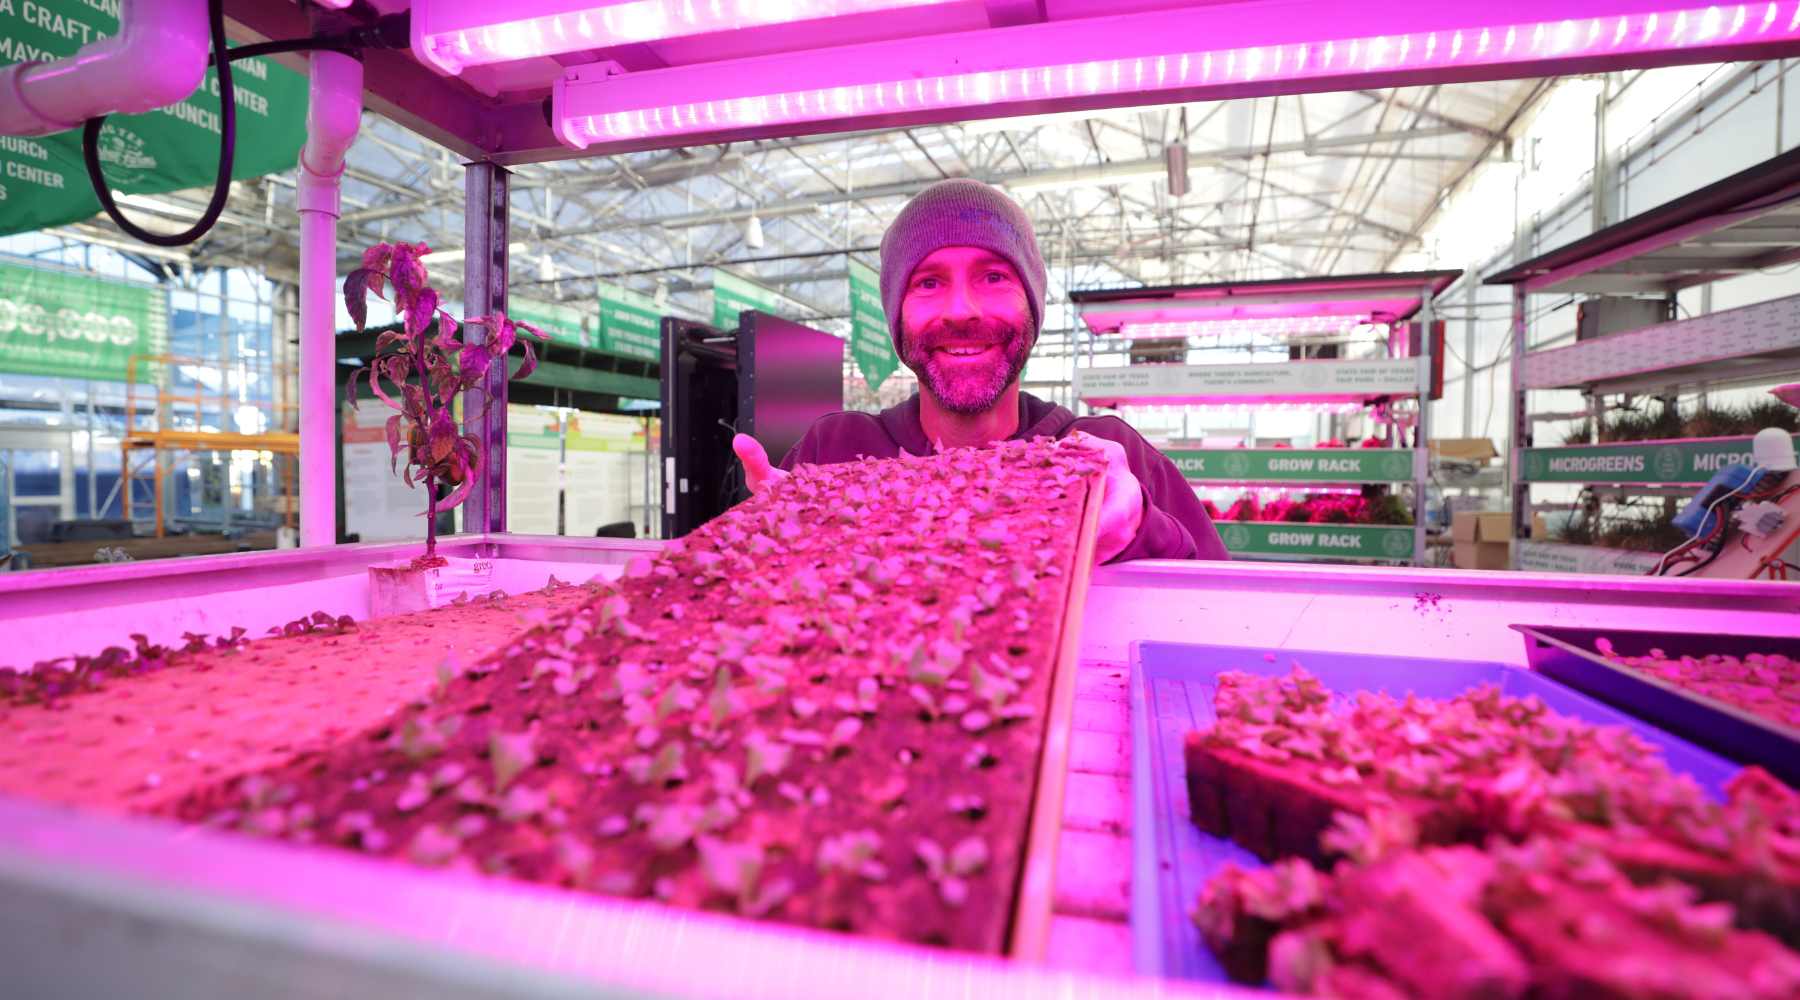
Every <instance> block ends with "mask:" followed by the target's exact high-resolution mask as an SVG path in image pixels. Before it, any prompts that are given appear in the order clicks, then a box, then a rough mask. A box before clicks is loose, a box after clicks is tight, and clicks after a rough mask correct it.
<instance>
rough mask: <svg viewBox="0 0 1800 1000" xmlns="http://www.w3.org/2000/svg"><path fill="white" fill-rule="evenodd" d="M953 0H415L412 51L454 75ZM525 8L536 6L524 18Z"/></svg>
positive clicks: (953, 0)
mask: <svg viewBox="0 0 1800 1000" xmlns="http://www.w3.org/2000/svg"><path fill="white" fill-rule="evenodd" d="M954 2H958V0H548V2H540V3H535V4H509V3H497V2H495V0H415V2H414V4H413V7H412V17H413V53H414V54H415V55H417V56H418V57H419V59H420V60H422V61H424V62H426V63H428V64H430V65H432V66H435V67H437V68H438V69H440V70H442V71H443V72H445V73H449V74H451V75H455V74H458V73H461V72H462V71H463V69H465V68H467V67H469V66H484V65H487V64H490V63H502V62H512V61H514V60H517V59H529V58H532V57H534V56H553V55H561V54H564V53H569V52H587V51H592V50H594V49H604V48H610V47H612V46H615V45H629V44H633V43H638V42H653V41H657V40H659V39H664V38H680V37H683V36H687V35H701V34H708V33H711V32H715V31H738V30H742V29H745V28H761V27H766V26H768V25H773V24H792V23H795V22H799V21H815V20H820V19H823V18H829V17H839V16H843V15H847V14H864V13H869V12H872V11H881V10H893V9H897V8H901V7H925V6H930V5H933V4H942V3H954ZM518 7H527V8H535V9H536V12H534V13H533V14H532V15H531V16H527V17H519V16H516V15H517V14H518V13H519V12H518V9H517V8H518Z"/></svg>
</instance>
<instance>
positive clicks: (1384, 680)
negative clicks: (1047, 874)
mask: <svg viewBox="0 0 1800 1000" xmlns="http://www.w3.org/2000/svg"><path fill="white" fill-rule="evenodd" d="M1270 652H1273V653H1274V654H1275V661H1274V662H1272V663H1271V662H1269V661H1268V660H1266V659H1264V656H1265V654H1267V653H1270ZM1296 662H1297V663H1299V664H1300V665H1301V666H1303V667H1305V668H1306V669H1307V670H1308V671H1309V672H1311V673H1312V674H1313V676H1315V677H1317V678H1319V679H1320V680H1321V681H1323V682H1324V683H1325V685H1326V686H1327V687H1329V688H1331V690H1332V691H1333V692H1335V693H1336V694H1338V695H1340V696H1348V695H1353V694H1354V693H1355V692H1358V691H1383V692H1386V693H1388V694H1391V695H1394V696H1396V697H1403V696H1404V695H1406V694H1407V693H1408V692H1412V693H1415V694H1418V695H1419V696H1421V697H1425V698H1454V697H1455V696H1457V695H1459V694H1461V693H1462V692H1464V691H1467V690H1469V689H1470V688H1473V687H1476V686H1478V685H1481V684H1497V685H1499V686H1500V690H1501V691H1502V692H1503V693H1505V694H1509V695H1514V696H1517V697H1524V696H1526V695H1537V696H1538V697H1539V698H1540V699H1542V700H1543V701H1544V703H1545V704H1546V705H1548V706H1549V707H1550V708H1551V709H1552V710H1553V711H1556V712H1561V713H1562V714H1564V715H1570V716H1574V717H1576V718H1579V719H1584V720H1586V721H1588V722H1593V723H1598V724H1602V725H1616V726H1624V727H1626V728H1627V729H1630V730H1632V731H1634V732H1636V733H1637V734H1638V735H1639V736H1641V737H1643V738H1644V739H1645V740H1646V741H1647V742H1649V743H1650V744H1651V745H1653V746H1655V747H1658V748H1659V749H1661V750H1662V753H1663V758H1664V759H1665V760H1666V761H1668V763H1669V766H1670V767H1671V768H1672V769H1674V770H1675V771H1677V772H1679V773H1683V774H1687V775H1689V776H1691V777H1692V778H1693V779H1694V780H1695V781H1696V782H1697V783H1698V784H1699V785H1700V787H1701V788H1703V789H1705V790H1706V791H1707V792H1708V793H1709V794H1711V795H1713V796H1714V797H1715V798H1722V797H1723V788H1724V785H1725V782H1726V781H1728V780H1729V779H1730V778H1731V776H1732V775H1733V774H1735V773H1737V770H1738V768H1737V766H1736V765H1734V764H1732V763H1731V762H1729V761H1726V760H1724V759H1721V758H1719V757H1717V756H1714V755H1713V754H1711V753H1708V752H1707V751H1705V750H1701V749H1700V748H1698V747H1695V746H1692V745H1691V744H1688V743H1686V742H1684V741H1683V740H1681V739H1679V738H1677V737H1675V736H1671V735H1670V734H1668V733H1666V732H1663V731H1662V730H1660V729H1657V728H1655V727H1653V726H1651V725H1649V724H1647V723H1644V722H1642V721H1639V720H1637V719H1634V718H1632V717H1631V716H1629V715H1627V714H1625V713H1623V712H1620V711H1618V710H1616V709H1613V708H1609V707H1607V706H1606V705H1603V704H1601V703H1599V702H1597V701H1595V700H1593V699H1592V698H1588V697H1587V696H1585V695H1581V694H1578V693H1576V692H1574V691H1571V690H1569V689H1568V688H1565V687H1563V686H1561V685H1559V684H1557V683H1556V682H1555V681H1552V680H1550V679H1548V678H1546V677H1543V676H1541V675H1539V674H1536V673H1533V672H1532V671H1529V670H1526V669H1524V668H1523V667H1515V666H1512V665H1510V664H1505V663H1475V662H1470V661H1467V660H1426V659H1415V658H1410V657H1401V656H1364V655H1357V654H1352V653H1323V652H1305V651H1297V650H1291V649H1280V650H1264V649H1256V648H1251V647H1242V646H1189V645H1183V644H1179V643H1162V642H1136V643H1132V646H1131V737H1132V738H1131V794H1132V825H1131V841H1132V845H1131V846H1132V879H1131V937H1132V951H1133V958H1134V961H1135V963H1136V966H1137V970H1138V971H1139V972H1140V973H1144V974H1146V975H1155V976H1168V977H1171V978H1176V979H1191V980H1203V981H1212V982H1224V981H1225V979H1226V977H1225V971H1224V970H1223V969H1222V968H1220V966H1219V964H1218V962H1217V961H1216V960H1215V959H1214V958H1213V956H1212V952H1210V951H1208V950H1207V947H1206V944H1205V942H1204V941H1202V940H1201V939H1200V931H1199V929H1198V928H1196V927H1195V926H1194V922H1193V920H1191V919H1190V918H1189V914H1190V912H1191V911H1192V909H1193V905H1194V900H1195V899H1196V898H1197V897H1198V896H1199V893H1200V887H1201V886H1203V885H1205V884H1206V882H1207V881H1208V880H1209V879H1211V878H1212V876H1213V875H1214V874H1215V873H1217V872H1218V870H1219V869H1220V868H1221V867H1223V866H1224V865H1225V864H1226V863H1228V862H1229V863H1234V864H1237V865H1239V866H1240V867H1246V868H1260V867H1262V862H1261V861H1259V860H1257V858H1256V856H1255V855H1253V854H1251V853H1250V852H1249V851H1247V850H1244V849H1243V848H1241V847H1239V846H1237V845H1236V844H1233V843H1231V842H1230V841H1229V840H1225V839H1222V838H1219V837H1214V836H1212V835H1210V834H1206V833H1202V832H1201V831H1200V830H1199V828H1198V827H1196V826H1194V824H1193V822H1192V820H1190V819H1189V816H1188V799H1187V783H1186V774H1187V762H1186V758H1185V756H1184V754H1183V752H1182V739H1183V737H1184V736H1185V735H1186V734H1187V733H1188V732H1189V731H1190V730H1193V729H1197V728H1200V727H1202V726H1207V725H1211V724H1212V721H1213V718H1214V717H1213V708H1212V704H1213V692H1214V690H1215V689H1216V687H1217V684H1218V681H1217V678H1218V676H1219V674H1220V673H1222V672H1224V671H1227V670H1241V671H1244V672H1245V673H1251V674H1262V675H1274V674H1285V673H1287V672H1288V671H1289V669H1291V667H1292V665H1293V664H1294V663H1296Z"/></svg>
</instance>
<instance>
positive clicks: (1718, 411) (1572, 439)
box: [1562, 399, 1800, 445]
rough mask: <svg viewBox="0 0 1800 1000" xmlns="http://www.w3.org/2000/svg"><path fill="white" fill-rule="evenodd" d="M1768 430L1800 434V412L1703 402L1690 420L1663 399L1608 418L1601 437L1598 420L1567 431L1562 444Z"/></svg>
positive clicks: (1766, 403)
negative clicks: (1597, 430)
mask: <svg viewBox="0 0 1800 1000" xmlns="http://www.w3.org/2000/svg"><path fill="white" fill-rule="evenodd" d="M1765 427H1775V428H1779V429H1781V430H1784V431H1787V432H1788V433H1790V434H1794V433H1800V409H1795V408H1794V407H1791V406H1788V405H1787V404H1785V403H1781V402H1777V401H1775V400H1772V399H1770V400H1758V401H1755V402H1752V403H1748V404H1741V405H1738V404H1731V403H1701V404H1698V405H1696V406H1695V407H1694V408H1693V410H1692V412H1690V413H1688V414H1686V415H1685V416H1684V415H1683V414H1682V412H1681V409H1680V408H1679V407H1677V406H1672V405H1669V404H1668V403H1665V402H1662V401H1657V402H1656V403H1655V404H1654V405H1653V406H1649V407H1645V408H1643V409H1637V408H1625V409H1619V410H1615V411H1613V412H1610V413H1607V414H1605V415H1603V416H1602V417H1601V419H1600V430H1599V435H1598V437H1596V435H1595V433H1594V423H1593V421H1591V420H1583V421H1581V422H1580V423H1578V424H1576V425H1575V426H1574V427H1572V428H1570V429H1569V430H1568V431H1566V432H1564V434H1563V438H1562V443H1563V444H1565V445H1583V444H1628V443H1632V442H1636V441H1662V440H1667V439H1671V438H1719V437H1748V436H1750V435H1752V434H1755V433H1756V432H1757V431H1760V430H1762V429H1763V428H1765Z"/></svg>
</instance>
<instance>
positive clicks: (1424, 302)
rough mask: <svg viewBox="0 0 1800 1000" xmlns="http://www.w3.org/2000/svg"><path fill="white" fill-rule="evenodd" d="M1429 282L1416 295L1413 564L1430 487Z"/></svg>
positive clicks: (1419, 553)
mask: <svg viewBox="0 0 1800 1000" xmlns="http://www.w3.org/2000/svg"><path fill="white" fill-rule="evenodd" d="M1435 291H1436V289H1434V288H1433V287H1432V285H1431V283H1430V282H1426V284H1425V288H1424V291H1423V292H1422V293H1420V295H1419V422H1418V423H1417V424H1416V425H1414V426H1413V565H1414V566H1423V565H1425V509H1426V493H1425V491H1426V488H1427V487H1428V486H1429V485H1430V484H1431V324H1432V318H1433V316H1434V313H1433V311H1432V308H1431V296H1432V295H1433V294H1434V293H1435Z"/></svg>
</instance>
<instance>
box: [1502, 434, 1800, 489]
mask: <svg viewBox="0 0 1800 1000" xmlns="http://www.w3.org/2000/svg"><path fill="white" fill-rule="evenodd" d="M1750 440H1751V439H1750V438H1747V437H1732V438H1700V439H1696V440H1691V441H1647V442H1643V443H1641V444H1597V445H1575V446H1571V447H1568V448H1528V449H1526V450H1525V453H1524V461H1523V463H1521V464H1522V467H1523V468H1522V476H1521V478H1523V479H1524V480H1526V481H1527V482H1533V483H1659V484H1669V485H1681V484H1686V483H1704V482H1706V481H1708V480H1710V479H1712V477H1713V475H1714V474H1716V473H1717V472H1718V471H1719V470H1720V469H1723V468H1725V467H1726V466H1728V465H1744V464H1747V463H1748V462H1749V461H1750ZM1794 440H1795V442H1796V443H1797V444H1800V435H1796V436H1795V438H1794Z"/></svg>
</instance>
